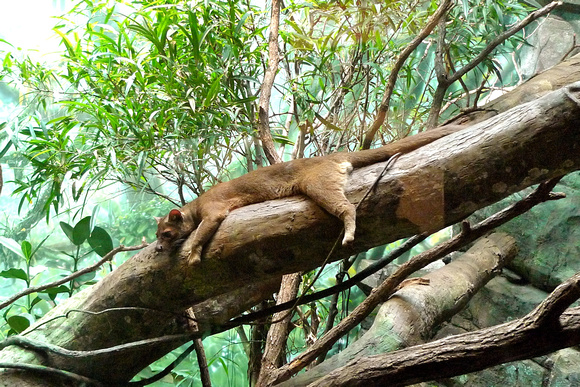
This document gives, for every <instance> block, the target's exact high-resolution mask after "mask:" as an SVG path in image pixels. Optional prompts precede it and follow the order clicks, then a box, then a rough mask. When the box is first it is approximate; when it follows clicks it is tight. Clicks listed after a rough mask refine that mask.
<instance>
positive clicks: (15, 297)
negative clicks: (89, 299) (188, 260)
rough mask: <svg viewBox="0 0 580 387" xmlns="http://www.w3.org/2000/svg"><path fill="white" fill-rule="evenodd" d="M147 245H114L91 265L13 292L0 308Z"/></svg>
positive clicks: (89, 271) (144, 243) (93, 269)
mask: <svg viewBox="0 0 580 387" xmlns="http://www.w3.org/2000/svg"><path fill="white" fill-rule="evenodd" d="M148 245H149V244H148V243H147V242H145V241H143V243H142V244H141V245H139V246H130V247H125V246H123V245H120V246H118V247H115V248H114V249H113V250H111V251H109V252H108V253H107V254H106V255H105V256H104V257H103V258H101V259H100V260H99V261H98V262H97V263H95V264H93V265H91V266H87V267H85V268H84V269H81V270H78V271H75V272H74V273H71V274H69V275H67V276H66V277H63V278H61V279H59V280H57V281H54V282H50V283H48V284H45V285H40V286H33V287H30V288H28V289H24V290H23V291H21V292H20V293H16V294H14V295H13V296H11V297H10V298H9V299H7V300H6V301H3V302H1V303H0V309H3V308H5V307H7V306H8V305H10V304H12V303H13V302H14V301H16V300H18V299H19V298H21V297H24V296H27V295H29V294H32V293H37V292H41V291H43V290H46V289H49V288H54V287H55V286H59V285H62V284H64V283H67V282H69V281H71V280H73V279H75V278H78V277H80V276H82V275H84V274H87V273H91V272H93V271H95V270H97V269H98V268H99V267H100V266H101V265H103V264H104V263H105V262H107V261H110V260H111V259H113V257H114V256H115V255H116V254H117V253H119V252H121V251H134V250H141V249H143V248H145V247H147V246H148Z"/></svg>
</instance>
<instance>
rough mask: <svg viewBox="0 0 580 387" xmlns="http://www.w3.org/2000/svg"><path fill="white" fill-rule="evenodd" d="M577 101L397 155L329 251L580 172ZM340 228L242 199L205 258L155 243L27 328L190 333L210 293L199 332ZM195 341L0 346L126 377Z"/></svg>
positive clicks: (314, 212)
mask: <svg viewBox="0 0 580 387" xmlns="http://www.w3.org/2000/svg"><path fill="white" fill-rule="evenodd" d="M579 100H580V85H578V84H575V85H572V86H570V87H567V88H564V89H562V90H557V91H555V92H552V93H550V94H548V95H546V96H544V97H542V98H540V99H536V100H534V101H532V102H530V103H528V104H525V105H522V106H519V107H516V108H514V109H512V110H510V111H508V112H506V113H505V114H500V115H498V116H495V117H493V118H491V119H489V120H486V121H484V122H481V123H478V124H476V125H474V126H471V127H469V128H468V129H465V130H463V131H460V132H457V133H454V134H452V135H450V136H448V137H446V138H443V139H441V140H438V141H436V142H434V143H432V144H430V145H427V146H425V147H423V148H421V149H419V150H417V151H414V152H412V153H410V154H406V155H403V156H401V157H400V159H399V160H398V161H397V162H396V164H395V166H394V168H392V169H391V170H390V171H389V173H388V174H387V176H386V177H385V178H383V179H382V180H381V182H380V183H379V185H378V186H377V188H376V190H375V191H374V192H373V193H372V194H371V195H370V196H369V197H368V198H367V199H366V200H365V201H364V202H363V203H362V204H361V205H360V207H359V209H358V212H357V216H358V219H357V220H358V222H357V232H356V238H355V241H354V243H353V244H352V245H351V246H348V247H340V248H338V249H337V251H336V252H335V254H334V255H333V256H332V257H330V260H331V261H335V260H338V259H342V258H344V257H346V256H349V255H351V254H354V253H357V252H361V251H366V250H367V249H369V248H370V247H373V246H377V245H381V244H385V243H389V242H392V241H394V240H397V239H400V238H402V237H407V236H409V235H412V234H416V233H419V232H424V231H436V230H439V229H441V228H442V227H445V226H448V225H451V224H454V223H456V222H457V221H459V220H461V219H463V218H464V217H466V216H467V215H469V214H471V213H472V212H473V211H475V210H477V209H480V208H482V207H485V206H487V205H489V204H491V203H494V202H496V201H498V200H500V199H502V198H504V197H506V196H508V195H510V194H512V193H514V192H517V191H519V190H521V189H522V188H525V187H528V186H530V185H533V184H536V183H539V182H541V181H543V180H546V179H548V178H551V177H554V176H559V175H562V174H566V173H569V172H571V171H575V170H577V169H580V152H579V151H578V150H579V149H580V131H579V130H578V124H579V123H580V107H579V106H578V104H577V101H579ZM382 168H383V166H382V165H379V164H377V165H373V166H370V167H366V168H361V169H359V170H355V171H354V172H353V174H352V178H351V179H350V181H349V182H348V184H347V186H346V189H345V190H346V194H347V196H348V197H349V199H350V200H351V201H352V202H354V203H356V202H358V201H360V200H361V198H362V197H363V195H364V193H365V192H366V191H367V189H368V187H370V186H371V185H372V184H373V183H374V181H375V179H376V176H377V175H378V174H379V172H380V171H381V170H382ZM340 230H341V223H340V221H338V220H337V219H335V218H333V217H331V216H330V215H328V214H326V213H325V212H324V211H323V210H321V209H320V208H318V207H317V206H316V205H314V204H313V203H312V202H310V201H309V200H308V199H306V198H304V197H292V198H286V199H280V200H274V201H269V202H266V203H259V204H255V205H251V206H247V207H244V208H240V209H238V210H235V211H233V212H232V213H231V214H230V215H229V216H228V217H227V219H226V220H225V221H224V222H223V224H222V225H221V227H220V229H219V230H218V232H217V233H216V235H215V236H214V238H213V239H212V241H211V243H210V244H209V245H208V246H207V247H206V249H205V254H204V256H203V258H202V262H201V264H200V265H199V266H196V267H188V266H187V265H186V264H185V260H184V259H181V258H179V257H178V256H177V255H169V254H165V253H163V254H158V253H156V252H155V251H154V246H149V247H148V248H146V249H145V250H144V251H142V252H140V253H139V254H137V255H135V256H134V257H132V258H131V259H129V260H128V261H127V262H125V263H124V264H123V265H121V266H120V267H119V268H117V269H116V270H115V271H114V272H112V273H111V274H109V275H108V276H107V277H105V278H104V279H103V280H101V281H100V282H99V283H97V284H96V285H94V286H93V287H91V288H88V289H86V290H84V291H82V292H80V293H78V294H77V295H75V296H74V297H72V298H71V299H69V300H66V301H65V302H63V303H61V304H60V305H59V306H58V307H56V308H55V309H53V310H52V311H51V312H50V313H48V314H47V315H46V316H45V317H44V318H43V319H42V321H41V322H38V323H37V324H35V325H34V326H33V327H31V328H30V329H29V330H28V332H29V333H27V334H26V337H28V338H31V339H36V340H38V341H42V342H46V343H49V344H53V345H59V346H62V347H64V348H68V349H72V350H83V351H86V350H94V349H99V348H107V347H112V346H117V345H121V344H124V343H129V342H133V341H138V340H144V339H149V338H156V337H160V336H166V335H174V334H179V333H184V332H185V333H187V332H188V329H187V327H188V324H187V322H186V320H185V319H184V318H183V315H184V310H185V309H186V308H188V307H189V306H191V305H195V304H198V303H200V302H203V301H205V300H207V303H206V304H204V305H205V307H206V308H207V307H208V305H210V306H211V305H214V307H215V308H219V309H218V311H217V312H215V313H216V314H217V317H216V316H215V315H214V312H208V310H211V307H210V308H209V309H205V311H206V313H204V312H203V311H200V310H198V307H197V306H196V308H195V315H196V316H197V318H198V319H199V321H198V323H199V324H200V329H201V330H202V331H205V333H206V334H209V333H210V332H209V331H208V329H209V328H208V321H213V322H214V323H215V322H216V321H217V322H219V321H223V320H224V319H226V318H228V317H232V316H235V315H237V314H239V313H241V312H242V311H243V310H246V309H248V308H249V307H250V306H251V305H252V303H254V304H255V303H257V302H259V297H262V296H264V294H265V293H268V292H270V293H271V292H272V291H275V287H274V289H272V283H273V282H275V281H279V280H280V276H281V275H283V274H287V273H293V272H297V271H307V270H312V269H314V268H316V267H317V266H319V265H320V264H321V263H322V262H323V261H324V260H325V259H326V258H327V255H328V252H329V250H330V248H331V246H332V244H333V243H334V242H335V240H336V239H337V238H338V236H339V234H340ZM242 288H243V289H242ZM249 292H254V293H249ZM236 295H237V297H236ZM240 295H243V296H240ZM257 298H258V299H257ZM217 300H219V303H218V302H216V301H217ZM113 308H124V309H113ZM128 308H131V309H128ZM73 309H74V310H78V311H75V312H71V311H72V310H73ZM67 312H70V313H68V314H67V315H66V317H64V315H65V313H67ZM95 312H102V313H99V314H94V313H95ZM57 316H60V318H56V317H57ZM51 319H52V320H51ZM41 323H42V324H44V325H42V326H40V324H41ZM188 340H189V338H187V337H184V336H176V337H175V338H174V339H172V340H170V341H165V342H159V341H157V342H153V343H146V344H144V345H143V346H141V347H131V348H122V349H120V350H119V351H116V352H106V351H101V352H97V353H91V354H90V356H85V357H77V358H70V357H65V356H61V355H55V354H52V353H49V354H47V355H46V358H44V361H41V360H40V359H37V358H35V356H34V354H33V353H32V352H30V351H25V350H22V349H19V348H16V347H13V346H12V347H9V348H5V349H3V350H2V352H0V362H24V363H31V364H38V363H40V362H42V364H47V365H51V366H52V367H55V368H60V369H64V370H68V371H71V372H74V373H77V374H80V375H85V376H88V377H91V378H94V379H96V380H99V381H102V382H106V383H117V384H123V383H125V382H127V381H128V380H130V379H131V377H132V376H133V375H135V374H136V373H137V372H138V371H139V370H141V369H142V368H144V367H145V366H146V365H148V364H149V363H150V362H152V361H153V360H155V359H157V358H158V357H160V356H162V355H163V354H165V353H167V352H168V351H170V350H172V349H173V348H175V347H177V346H179V345H181V344H183V343H184V342H186V341H188ZM24 378H26V379H27V382H26V383H27V384H21V385H34V383H33V382H32V381H33V380H36V381H38V383H40V384H39V385H43V386H50V385H62V382H59V383H53V384H50V382H48V381H46V379H45V377H42V376H36V375H34V374H32V373H31V372H25V373H22V372H14V371H4V372H3V380H4V381H6V383H8V384H9V385H15V383H17V382H19V381H23V380H24ZM23 383H24V382H23Z"/></svg>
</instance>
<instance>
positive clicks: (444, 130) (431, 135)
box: [348, 125, 466, 168]
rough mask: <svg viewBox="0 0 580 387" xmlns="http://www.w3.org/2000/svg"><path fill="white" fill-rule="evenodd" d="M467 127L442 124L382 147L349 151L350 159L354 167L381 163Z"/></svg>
mask: <svg viewBox="0 0 580 387" xmlns="http://www.w3.org/2000/svg"><path fill="white" fill-rule="evenodd" d="M465 128H466V127H465V126H460V125H446V126H441V127H438V128H434V129H431V130H428V131H426V132H421V133H419V134H416V135H414V136H409V137H405V138H403V139H401V140H398V141H395V142H392V143H390V144H387V145H385V146H382V147H380V148H375V149H368V150H364V151H360V152H352V153H349V154H348V155H349V161H350V163H351V164H352V166H353V167H354V168H360V167H364V166H366V165H371V164H375V163H379V162H381V161H385V160H388V159H389V158H391V157H392V156H393V155H394V154H396V153H403V154H404V153H409V152H411V151H413V150H415V149H417V148H420V147H422V146H424V145H427V144H430V143H432V142H433V141H435V140H438V139H440V138H442V137H445V136H447V135H449V134H451V133H455V132H458V131H460V130H461V129H465Z"/></svg>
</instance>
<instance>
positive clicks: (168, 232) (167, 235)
mask: <svg viewBox="0 0 580 387" xmlns="http://www.w3.org/2000/svg"><path fill="white" fill-rule="evenodd" d="M161 236H162V237H163V238H167V239H171V238H172V237H173V235H172V234H171V231H165V232H164V233H162V234H161Z"/></svg>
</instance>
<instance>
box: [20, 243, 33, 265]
mask: <svg viewBox="0 0 580 387" xmlns="http://www.w3.org/2000/svg"><path fill="white" fill-rule="evenodd" d="M20 248H21V249H22V254H23V255H24V258H26V260H27V261H30V258H32V245H31V244H30V242H28V241H22V244H21V245H20Z"/></svg>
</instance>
